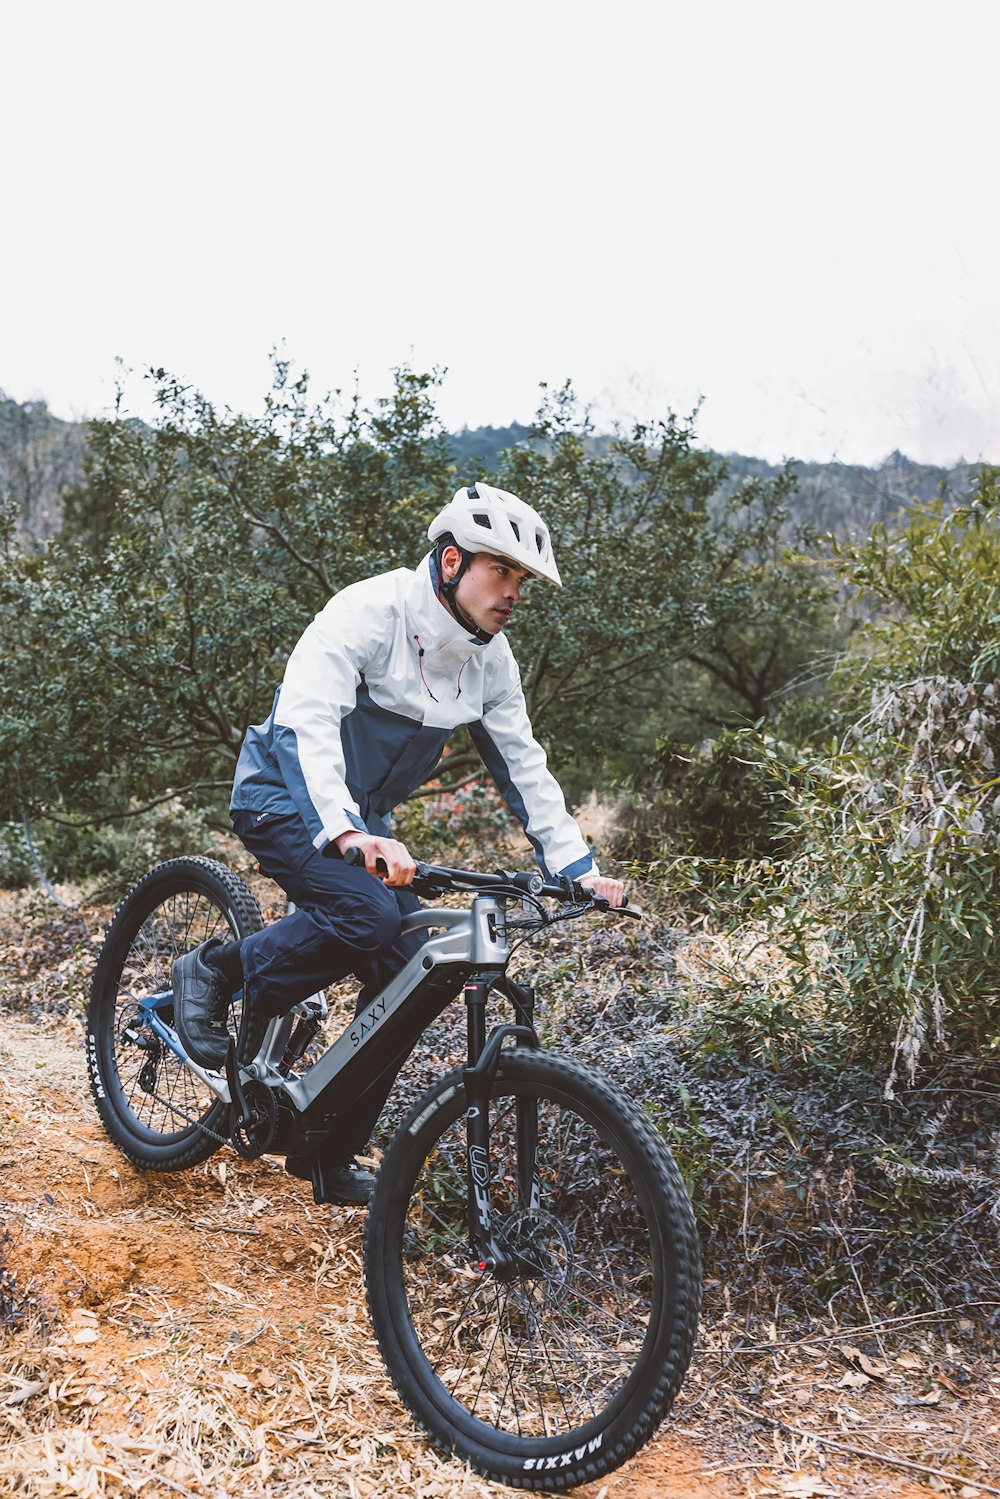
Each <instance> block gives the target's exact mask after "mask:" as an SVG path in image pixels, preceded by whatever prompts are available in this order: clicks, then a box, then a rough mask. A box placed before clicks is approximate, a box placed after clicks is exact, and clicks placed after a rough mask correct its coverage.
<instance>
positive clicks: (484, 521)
mask: <svg viewBox="0 0 1000 1499" xmlns="http://www.w3.org/2000/svg"><path fill="white" fill-rule="evenodd" d="M472 519H473V520H474V521H475V523H476V525H477V526H483V527H484V528H485V529H486V530H487V531H492V530H493V522H492V521H491V520H490V518H489V516H488V515H474V516H473V517H472Z"/></svg>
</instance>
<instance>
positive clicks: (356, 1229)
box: [0, 908, 1000, 1499]
mask: <svg viewBox="0 0 1000 1499" xmlns="http://www.w3.org/2000/svg"><path fill="white" fill-rule="evenodd" d="M4 914H5V913H4V912H0V928H2V927H3V917H4ZM28 914H29V915H30V920H24V919H21V918H23V917H24V916H25V912H24V911H23V909H20V910H15V911H14V912H11V910H10V909H9V908H8V910H7V912H6V915H7V916H8V918H11V917H12V916H13V917H15V918H17V920H16V923H15V921H14V920H11V921H10V925H9V926H8V927H7V934H8V937H9V944H10V945H11V946H13V947H15V948H17V949H18V951H17V953H16V954H15V957H16V962H17V965H18V967H19V968H23V969H24V970H25V973H24V974H23V975H18V974H16V973H15V974H13V975H12V974H11V968H10V963H9V962H8V966H7V970H6V971H7V974H8V979H9V981H10V983H11V992H13V990H14V989H15V988H16V987H17V986H16V983H14V980H15V979H18V978H19V979H20V983H21V985H22V989H21V993H22V994H23V993H24V988H23V986H24V985H28V986H29V987H30V988H31V990H32V992H33V993H34V994H35V995H36V996H37V998H38V1000H39V1001H41V999H42V998H43V997H44V1001H45V1003H38V1004H37V1005H36V1007H35V1018H34V1019H32V1020H30V1021H29V1020H27V1019H25V1018H23V1017H20V1016H16V1015H11V1014H10V1013H2V1014H0V1170H2V1171H3V1176H2V1178H0V1201H2V1203H3V1207H2V1209H0V1216H2V1218H3V1220H4V1222H5V1223H6V1225H7V1226H8V1228H9V1229H10V1232H11V1235H12V1243H10V1244H9V1245H8V1246H7V1253H6V1261H7V1267H8V1268H9V1269H10V1270H11V1271H12V1272H13V1274H14V1275H15V1277H16V1285H17V1287H18V1288H19V1289H20V1291H21V1292H22V1294H23V1296H27V1300H23V1301H22V1308H23V1316H22V1320H21V1323H20V1325H19V1326H16V1327H13V1328H10V1329H8V1330H6V1331H5V1332H3V1334H2V1336H0V1493H3V1494H5V1495H6V1494H10V1495H12V1496H19V1499H20V1496H23V1499H63V1496H74V1495H80V1496H88V1499H89V1496H105V1495H107V1496H116V1499H117V1496H120V1495H124V1496H132V1495H142V1496H144V1499H160V1496H162V1499H169V1496H173V1495H178V1494H180V1495H187V1496H194V1499H218V1496H229V1495H233V1496H236V1495H239V1496H241V1499H242V1496H246V1499H346V1496H379V1499H381V1496H386V1499H389V1496H399V1499H416V1496H428V1499H429V1496H436V1499H473V1496H475V1499H487V1496H493V1499H496V1496H499V1495H500V1494H502V1493H505V1492H509V1491H507V1490H503V1489H501V1488H499V1487H498V1486H496V1485H493V1484H490V1483H487V1482H485V1481H484V1480H482V1479H480V1478H479V1477H477V1476H476V1475H474V1474H472V1473H470V1472H469V1471H468V1470H467V1469H465V1468H464V1467H463V1466H462V1465H460V1464H458V1463H455V1462H452V1461H449V1460H447V1459H445V1458H441V1457H439V1456H438V1455H437V1454H436V1453H435V1452H434V1451H433V1450H432V1449H431V1448H430V1446H429V1445H428V1443H427V1442H426V1441H425V1440H424V1439H423V1437H422V1435H421V1434H420V1433H419V1431H418V1430H417V1429H416V1428H415V1426H414V1425H413V1423H412V1421H411V1419H410V1417H409V1416H408V1414H407V1412H406V1411H405V1410H404V1409H403V1408H402V1406H401V1404H400V1403H399V1401H398V1400H397V1399H396V1397H395V1395H394V1392H393V1390H392V1387H391V1384H390V1382H389V1380H388V1378H387V1376H386V1373H385V1371H384V1369H383V1367H382V1364H381V1361H380V1359H379V1357H378V1353H377V1350H376V1348H375V1345H374V1341H373V1339H372V1336H371V1333H370V1330H369V1327H368V1322H367V1317H366V1314H365V1308H364V1293H363V1284H362V1274H361V1253H362V1231H363V1215H362V1214H361V1213H360V1212H356V1211H351V1210H342V1209H333V1210H331V1209H328V1208H317V1207H315V1205H314V1204H313V1203H312V1201H311V1194H310V1192H309V1190H308V1188H307V1187H306V1186H305V1184H303V1183H301V1182H297V1181H294V1180H292V1179H290V1178H288V1177H286V1176H285V1175H284V1174H283V1172H282V1170H281V1166H280V1163H276V1162H271V1161H260V1162H255V1163H247V1162H243V1161H240V1160H237V1159H235V1158H234V1157H233V1156H232V1155H225V1154H220V1155H218V1156H216V1157H214V1158H213V1159H212V1160H211V1161H209V1162H207V1163H205V1164H204V1165H203V1166H200V1167H198V1168H196V1169H194V1170H193V1171H190V1172H188V1173H185V1174H183V1175H179V1176H163V1175H155V1174H145V1175H144V1174H141V1173H138V1172H135V1171H133V1170H132V1168H131V1167H130V1166H129V1165H128V1163H127V1162H125V1161H124V1159H123V1158H122V1157H121V1156H120V1155H119V1154H118V1153H117V1152H116V1151H115V1150H114V1148H113V1147H112V1146H111V1144H110V1143H109V1142H108V1140H107V1139H106V1138H105V1136H104V1135H103V1132H102V1131H101V1129H100V1127H99V1124H98V1122H97V1119H96V1115H94V1113H93V1111H92V1109H91V1106H90V1100H89V1096H88V1095H87V1092H86V1085H85V1081H84V1071H83V1066H82V1046H81V1033H80V1027H79V1021H78V1020H77V1019H76V1018H75V1016H74V1014H73V1009H74V1006H73V1005H72V1004H71V1003H70V1000H71V999H73V998H74V997H75V998H77V999H78V991H77V994H76V996H74V995H73V992H72V986H73V984H74V983H77V982H78V979H77V970H78V969H79V968H81V967H82V966H84V955H85V954H86V953H92V951H93V947H94V943H93V938H94V936H95V935H96V934H97V932H98V930H99V926H100V916H101V915H103V914H106V913H93V912H86V911H83V912H80V913H78V914H77V915H76V916H75V917H74V920H75V921H76V923H77V926H76V927H75V929H74V930H75V931H76V932H77V933H78V937H77V939H76V940H77V941H78V943H79V954H77V953H76V952H74V953H73V954H72V957H73V961H72V962H71V963H69V964H67V965H66V967H65V968H63V969H60V964H64V963H66V957H67V953H66V952H65V950H62V951H60V947H59V942H58V941H57V940H56V939H54V938H49V937H46V936H45V931H47V930H48V929H47V928H45V927H44V923H43V922H41V921H40V920H39V922H38V924H37V925H36V924H35V917H34V915H33V914H31V913H28ZM3 937H4V933H3V931H2V930H0V946H2V945H3ZM35 937H37V938H38V940H37V941H35V940H34V939H35ZM608 941H609V942H611V944H612V946H615V944H618V945H622V944H624V945H623V947H622V953H621V954H617V956H616V954H615V953H612V951H611V948H609V951H608V954H607V962H608V968H609V971H610V967H611V963H612V960H613V961H614V962H619V961H622V962H624V961H625V960H626V959H627V958H628V936H627V934H626V935H624V936H622V937H621V939H620V941H619V938H617V937H616V938H614V941H613V942H612V939H611V929H609V936H608ZM616 951H617V949H616ZM4 956H5V954H4V953H0V959H2V958H3V957H4ZM602 996H603V998H604V999H606V1000H607V1001H608V1002H609V1003H610V1002H611V990H610V989H609V990H608V993H607V994H606V995H604V994H603V991H602ZM40 1012H48V1017H49V1018H46V1014H45V1013H40ZM53 1012H55V1013H54V1014H53ZM28 1293H30V1295H29V1294H28ZM779 1299H780V1289H779ZM709 1304H710V1305H711V1306H712V1308H713V1313H712V1319H711V1321H710V1323H709V1325H708V1326H706V1328H705V1329H704V1333H703V1341H702V1349H701V1352H700V1354H699V1356H698V1358H697V1359H696V1362H695V1365H694V1367H693V1369H692V1374H691V1378H690V1379H689V1381H688V1383H687V1385H686V1386H685V1388H684V1390H683V1391H682V1395H681V1398H680V1400H679V1402H678V1407H677V1413H676V1418H675V1420H674V1421H673V1422H672V1423H671V1425H670V1427H669V1428H668V1430H667V1431H666V1432H665V1433H663V1434H661V1436H660V1437H658V1438H657V1439H656V1441H654V1442H653V1443H651V1444H650V1445H649V1447H647V1448H646V1449H645V1451H644V1452H643V1453H641V1454H640V1455H639V1457H638V1458H637V1459H635V1460H634V1461H633V1462H632V1463H630V1464H629V1465H627V1466H626V1468H624V1469H623V1470H622V1471H621V1472H620V1473H618V1474H615V1475H614V1476H613V1477H612V1478H611V1479H609V1480H608V1481H607V1482H606V1483H604V1484H601V1485H591V1486H588V1487H587V1488H584V1489H581V1490H579V1491H578V1492H579V1493H580V1494H581V1496H583V1499H625V1496H626V1495H627V1496H629V1499H653V1496H656V1499H680V1496H683V1499H725V1496H729V1495H744V1494H760V1495H764V1494H779V1495H780V1494H785V1495H788V1496H794V1495H796V1494H798V1495H800V1496H802V1499H809V1496H810V1495H812V1494H816V1495H820V1494H822V1493H824V1492H832V1493H834V1494H837V1495H843V1496H848V1495H856V1496H859V1499H860V1496H861V1495H866V1496H867V1495H885V1496H888V1495H892V1496H893V1499H900V1496H904V1495H906V1496H910V1495H912V1496H914V1499H916V1496H917V1495H924V1496H927V1495H929V1493H930V1492H931V1491H930V1490H929V1489H928V1488H927V1487H926V1484H925V1482H924V1478H925V1477H926V1475H924V1477H921V1476H920V1475H919V1474H917V1473H916V1472H914V1471H910V1470H908V1469H906V1468H905V1467H904V1468H901V1467H892V1466H887V1465H884V1464H883V1465H878V1464H875V1463H872V1462H871V1461H867V1460H865V1461H860V1460H855V1459H852V1458H850V1457H849V1456H846V1455H844V1454H843V1453H838V1451H837V1450H836V1449H835V1448H832V1447H830V1446H829V1443H830V1442H831V1441H838V1440H839V1441H840V1443H841V1444H842V1445H846V1446H851V1445H854V1446H855V1447H857V1448H862V1447H867V1448H872V1447H876V1448H879V1449H881V1450H882V1452H883V1453H884V1454H885V1456H886V1457H888V1458H893V1457H895V1458H896V1459H899V1460H900V1461H904V1462H905V1461H909V1462H911V1463H920V1462H927V1463H930V1464H931V1465H936V1466H937V1467H939V1468H941V1469H942V1470H946V1471H951V1472H953V1473H957V1474H958V1476H959V1478H960V1480H961V1482H960V1483H959V1484H958V1485H957V1486H954V1487H955V1492H959V1491H960V1490H961V1487H962V1483H964V1484H965V1485H966V1486H967V1487H968V1488H970V1490H971V1489H974V1488H975V1484H976V1481H977V1480H978V1482H979V1483H980V1485H983V1484H988V1482H989V1479H990V1477H991V1476H992V1475H993V1474H995V1473H996V1472H998V1471H1000V1435H998V1427H1000V1383H998V1382H997V1381H996V1380H995V1379H994V1378H993V1375H992V1368H993V1366H992V1364H991V1363H990V1361H989V1359H988V1358H986V1357H985V1356H984V1355H982V1354H980V1356H979V1358H978V1361H977V1360H976V1359H974V1358H973V1356H972V1352H971V1347H970V1344H969V1342H968V1337H969V1334H968V1333H967V1331H966V1330H964V1329H963V1328H962V1327H961V1326H960V1325H959V1324H958V1322H957V1321H956V1322H955V1323H954V1324H953V1326H952V1328H951V1330H950V1331H949V1330H948V1329H945V1331H944V1332H940V1331H938V1330H935V1329H933V1328H932V1327H931V1326H930V1324H929V1323H925V1322H917V1323H914V1324H913V1326H912V1327H911V1326H910V1325H909V1324H906V1325H904V1326H903V1327H902V1328H892V1329H885V1330H884V1332H882V1333H879V1332H878V1331H877V1330H876V1331H874V1332H873V1333H871V1334H870V1336H869V1338H868V1340H867V1341H865V1342H863V1343H862V1345H861V1351H863V1352H864V1353H865V1356H866V1357H868V1358H870V1359H872V1360H877V1361H881V1362H882V1363H883V1364H884V1365H885V1368H884V1370H879V1371H876V1373H875V1374H870V1373H866V1371H865V1368H864V1366H863V1364H862V1363H861V1362H860V1361H858V1360H856V1359H851V1358H846V1357H845V1351H844V1347H843V1344H844V1342H845V1338H844V1336H843V1335H842V1333H841V1332H840V1330H838V1329H836V1328H834V1327H833V1326H831V1327H830V1328H829V1329H826V1330H823V1331H822V1332H816V1334H815V1336H813V1337H812V1339H811V1340H810V1339H808V1338H807V1339H804V1340H802V1341H800V1342H798V1343H789V1342H788V1341H787V1339H779V1337H778V1334H777V1332H775V1334H774V1338H773V1340H772V1339H771V1338H770V1337H765V1338H764V1339H763V1341H759V1342H758V1343H757V1344H753V1343H752V1341H750V1340H748V1339H747V1337H746V1334H745V1332H743V1331H741V1330H740V1329H739V1327H738V1325H737V1323H736V1322H735V1321H734V1319H733V1318H732V1317H731V1316H730V1315H729V1314H728V1312H727V1310H726V1308H725V1305H724V1298H722V1296H721V1292H720V1289H719V1288H718V1287H716V1288H715V1289H714V1290H712V1291H711V1292H710V1302H709ZM854 1338H855V1340H856V1341H860V1340H858V1334H857V1329H854ZM879 1338H881V1340H882V1344H883V1346H882V1347H881V1348H880V1347H879V1346H878V1343H877V1342H873V1339H879ZM952 1339H954V1340H953V1341H952ZM894 1340H895V1342H894ZM914 1361H915V1362H914ZM845 1376H850V1377H849V1378H845ZM935 1392H936V1393H935ZM748 1412H749V1414H748ZM949 1487H950V1486H949ZM967 1499H971V1494H970V1495H967Z"/></svg>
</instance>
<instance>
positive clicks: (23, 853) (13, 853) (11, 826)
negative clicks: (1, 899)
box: [0, 822, 33, 890]
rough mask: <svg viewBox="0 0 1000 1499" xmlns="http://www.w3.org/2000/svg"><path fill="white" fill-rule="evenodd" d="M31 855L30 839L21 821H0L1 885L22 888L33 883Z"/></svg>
mask: <svg viewBox="0 0 1000 1499" xmlns="http://www.w3.org/2000/svg"><path fill="white" fill-rule="evenodd" d="M32 873H33V870H32V863H31V856H30V854H29V853H28V840H27V839H26V838H25V836H24V829H23V828H22V827H21V824H20V823H19V822H5V823H0V886H2V887H3V888H4V889H6V890H20V889H21V887H22V886H23V885H28V884H30V883H31V878H32Z"/></svg>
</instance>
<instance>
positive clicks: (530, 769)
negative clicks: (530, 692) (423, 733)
mask: <svg viewBox="0 0 1000 1499" xmlns="http://www.w3.org/2000/svg"><path fill="white" fill-rule="evenodd" d="M506 675H507V680H506V683H505V684H504V686H503V689H502V691H501V692H500V694H499V695H498V696H497V697H496V698H494V699H492V700H488V701H485V702H484V705H483V716H482V718H481V719H480V721H479V722H478V723H474V724H470V725H469V733H470V734H471V736H472V740H473V743H474V744H475V746H476V749H477V750H478V751H479V754H480V756H481V757H482V761H483V764H484V765H485V766H486V769H487V770H488V771H489V773H490V775H491V776H492V777H493V780H494V781H495V783H496V787H497V790H498V791H499V792H500V795H501V796H502V797H503V799H504V801H505V802H506V803H507V805H508V807H509V808H510V810H511V811H512V812H513V813H514V816H515V817H516V818H517V819H518V820H519V822H520V823H521V826H522V827H523V828H524V831H525V833H526V834H527V835H528V839H529V841H530V843H531V845H532V847H533V848H534V850H535V853H536V855H537V856H538V861H539V863H540V864H541V866H542V868H543V869H544V870H545V872H546V874H548V875H550V876H552V875H568V876H569V878H570V879H579V878H580V876H581V875H583V874H590V873H593V872H595V871H596V868H597V866H596V864H595V863H594V857H593V855H592V853H591V852H590V849H589V847H588V846H587V843H586V841H585V840H584V837H583V834H582V833H581V832H580V829H579V828H578V827H577V825H576V823H575V821H574V820H573V818H572V817H571V816H570V815H569V813H568V812H567V810H566V801H565V798H564V797H563V794H562V790H561V788H560V786H559V783H558V781H557V780H556V778H555V776H553V775H552V773H551V771H550V770H549V769H548V767H547V764H546V758H545V751H544V750H543V749H542V746H541V745H540V744H539V743H538V740H537V739H536V738H535V736H534V733H533V732H532V728H531V721H530V720H529V718H528V710H527V707H526V706H525V701H524V692H523V690H522V688H521V678H520V675H519V673H518V670H517V667H516V665H515V664H514V661H513V658H510V661H509V673H508V674H506Z"/></svg>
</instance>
